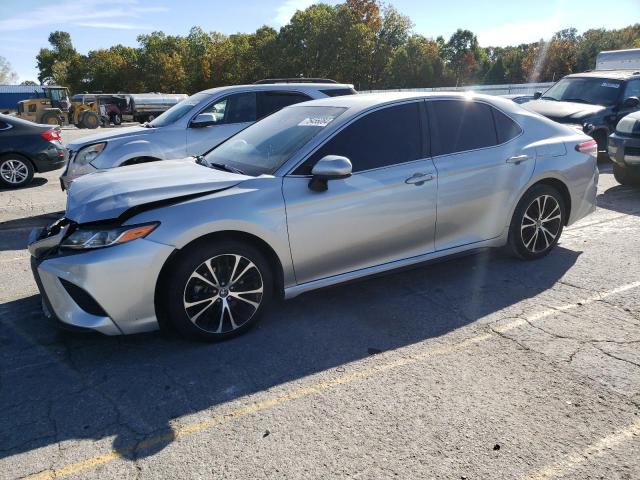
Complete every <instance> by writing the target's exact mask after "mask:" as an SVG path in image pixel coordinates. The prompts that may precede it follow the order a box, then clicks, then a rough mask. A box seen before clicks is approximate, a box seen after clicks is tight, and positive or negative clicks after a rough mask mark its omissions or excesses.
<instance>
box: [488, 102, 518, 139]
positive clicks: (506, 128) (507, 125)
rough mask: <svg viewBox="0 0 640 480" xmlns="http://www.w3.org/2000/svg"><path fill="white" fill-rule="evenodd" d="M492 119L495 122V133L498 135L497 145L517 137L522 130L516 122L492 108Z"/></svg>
mask: <svg viewBox="0 0 640 480" xmlns="http://www.w3.org/2000/svg"><path fill="white" fill-rule="evenodd" d="M491 111H492V112H493V119H494V120H495V122H496V132H497V133H498V143H505V142H508V141H509V140H511V139H512V138H515V137H517V136H518V135H520V132H522V129H521V128H520V127H519V126H518V124H517V123H516V122H514V121H513V120H511V119H510V118H509V117H507V116H506V115H505V114H504V113H502V112H501V111H499V110H496V109H495V108H492V109H491Z"/></svg>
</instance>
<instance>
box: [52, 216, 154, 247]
mask: <svg viewBox="0 0 640 480" xmlns="http://www.w3.org/2000/svg"><path fill="white" fill-rule="evenodd" d="M158 225H160V223H159V222H154V223H146V224H144V225H127V226H126V227H113V228H106V227H102V228H101V227H95V228H82V227H81V228H78V229H77V230H76V231H75V232H73V233H72V234H71V235H69V236H68V237H67V238H65V239H64V240H63V241H62V243H61V244H60V246H61V247H62V248H71V249H74V250H84V249H91V248H102V247H110V246H111V245H118V244H120V243H127V242H130V241H132V240H136V239H138V238H144V237H146V236H147V235H149V234H150V233H151V232H153V230H155V228H156V227H157V226H158Z"/></svg>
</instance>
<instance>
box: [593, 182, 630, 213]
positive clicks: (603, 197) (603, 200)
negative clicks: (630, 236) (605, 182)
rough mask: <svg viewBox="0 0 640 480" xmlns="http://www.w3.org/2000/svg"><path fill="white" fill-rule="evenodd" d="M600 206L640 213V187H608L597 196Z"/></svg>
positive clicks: (597, 202)
mask: <svg viewBox="0 0 640 480" xmlns="http://www.w3.org/2000/svg"><path fill="white" fill-rule="evenodd" d="M596 204H597V205H598V207H599V208H605V209H607V210H613V211H616V212H620V213H625V214H627V215H640V187H630V186H626V185H616V186H615V187H611V188H608V189H607V190H606V191H605V192H604V193H601V194H599V195H598V196H597V198H596Z"/></svg>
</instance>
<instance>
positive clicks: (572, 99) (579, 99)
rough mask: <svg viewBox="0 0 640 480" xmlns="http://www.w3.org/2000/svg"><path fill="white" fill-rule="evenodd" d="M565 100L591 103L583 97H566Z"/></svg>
mask: <svg viewBox="0 0 640 480" xmlns="http://www.w3.org/2000/svg"><path fill="white" fill-rule="evenodd" d="M563 101H564V102H575V103H589V104H590V103H591V102H588V101H586V100H583V99H582V98H564V99H563Z"/></svg>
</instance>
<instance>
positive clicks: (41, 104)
mask: <svg viewBox="0 0 640 480" xmlns="http://www.w3.org/2000/svg"><path fill="white" fill-rule="evenodd" d="M43 88H44V96H43V97H41V98H30V99H28V100H22V101H20V102H18V117H20V118H24V119H25V120H31V121H32V122H35V123H45V124H49V125H69V124H73V125H75V126H76V127H78V128H91V129H93V128H98V127H99V126H100V114H99V110H98V108H99V107H98V103H97V102H90V103H84V102H71V101H70V100H69V89H68V88H67V87H60V86H56V85H47V86H44V87H43Z"/></svg>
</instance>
